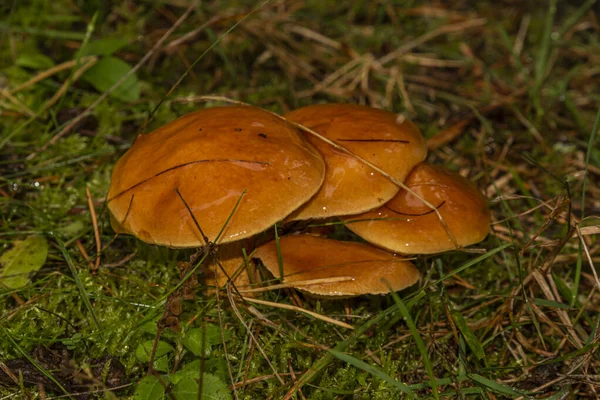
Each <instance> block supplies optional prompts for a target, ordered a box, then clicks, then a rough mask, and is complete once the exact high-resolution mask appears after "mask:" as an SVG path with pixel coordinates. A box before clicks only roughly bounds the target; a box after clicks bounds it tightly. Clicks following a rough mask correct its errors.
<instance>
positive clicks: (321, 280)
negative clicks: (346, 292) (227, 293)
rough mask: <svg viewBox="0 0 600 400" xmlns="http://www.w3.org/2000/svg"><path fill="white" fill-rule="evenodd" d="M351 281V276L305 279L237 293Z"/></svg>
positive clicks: (241, 290) (240, 290) (242, 290)
mask: <svg viewBox="0 0 600 400" xmlns="http://www.w3.org/2000/svg"><path fill="white" fill-rule="evenodd" d="M353 280H354V278H353V277H351V276H340V277H336V278H318V279H307V280H303V281H294V282H290V283H280V284H277V285H270V286H265V287H259V288H255V289H238V291H239V292H240V293H258V292H268V291H271V290H277V289H287V288H296V287H298V286H312V285H323V284H328V283H338V282H347V281H353Z"/></svg>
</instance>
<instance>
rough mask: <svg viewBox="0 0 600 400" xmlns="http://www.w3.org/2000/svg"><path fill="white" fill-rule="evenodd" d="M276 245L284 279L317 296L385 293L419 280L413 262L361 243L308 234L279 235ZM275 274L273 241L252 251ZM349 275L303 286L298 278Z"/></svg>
mask: <svg viewBox="0 0 600 400" xmlns="http://www.w3.org/2000/svg"><path fill="white" fill-rule="evenodd" d="M279 248H280V250H281V256H282V259H283V271H284V278H283V282H285V283H290V284H293V283H294V282H298V286H297V288H298V289H300V290H303V291H306V292H308V293H311V294H313V295H317V296H344V297H348V296H358V295H362V294H386V293H389V292H390V289H389V288H388V286H387V285H386V283H385V282H383V279H385V281H387V282H388V284H389V285H390V286H391V289H392V290H393V291H397V290H401V289H404V288H406V287H408V286H411V285H413V284H415V283H416V282H417V281H418V280H419V271H418V270H417V269H416V268H415V267H414V266H413V265H412V263H410V262H408V261H406V260H404V259H402V258H400V257H397V256H395V255H393V254H390V253H388V252H386V251H383V250H379V249H376V248H374V247H371V246H369V245H367V244H364V243H356V242H342V241H339V240H333V239H326V238H322V237H315V236H310V235H292V236H285V237H282V238H281V239H280V241H279ZM254 257H256V258H259V259H260V260H261V261H262V263H263V265H264V266H265V267H266V268H267V269H268V270H269V272H271V273H272V274H273V275H274V276H276V277H278V276H280V272H279V262H278V258H277V245H276V243H275V241H272V242H268V243H266V244H264V245H262V246H261V247H259V248H258V249H257V250H256V251H255V252H254ZM344 277H347V278H351V280H350V279H349V280H344V281H337V282H336V281H332V282H331V283H318V284H311V285H303V284H301V281H307V280H313V279H324V278H344Z"/></svg>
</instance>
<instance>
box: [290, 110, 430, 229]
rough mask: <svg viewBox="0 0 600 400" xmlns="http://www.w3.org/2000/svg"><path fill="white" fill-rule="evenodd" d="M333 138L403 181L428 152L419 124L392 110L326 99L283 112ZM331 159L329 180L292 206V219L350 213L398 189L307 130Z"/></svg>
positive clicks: (377, 202) (381, 201) (375, 203)
mask: <svg viewBox="0 0 600 400" xmlns="http://www.w3.org/2000/svg"><path fill="white" fill-rule="evenodd" d="M284 117H285V118H287V119H288V120H290V121H294V122H297V123H300V124H302V125H304V126H306V127H308V128H311V129H313V130H314V131H316V132H317V133H319V134H321V135H323V136H325V137H326V138H328V139H330V140H333V141H334V142H336V143H337V144H339V145H341V146H343V147H345V148H346V149H348V150H350V151H351V152H353V153H354V154H356V155H357V156H359V157H361V158H363V159H365V160H367V161H369V162H371V163H372V164H374V165H376V166H377V167H379V168H381V169H382V170H384V171H385V172H387V173H388V174H390V175H391V176H393V177H394V178H396V179H398V180H400V181H404V179H405V178H406V176H407V175H408V173H409V172H410V170H411V169H412V168H413V167H414V166H415V165H416V164H418V163H420V162H421V161H423V160H424V159H425V157H426V155H427V148H426V145H425V141H424V139H423V137H422V135H421V133H420V132H419V129H418V128H417V127H416V126H415V125H414V124H412V123H411V122H410V121H408V120H403V121H400V122H399V120H398V116H397V115H396V114H394V113H392V112H389V111H384V110H379V109H376V108H371V107H366V106H359V105H354V104H322V105H314V106H309V107H304V108H300V109H298V110H294V111H292V112H290V113H287V114H285V115H284ZM305 135H306V137H307V138H308V140H309V141H310V142H311V143H312V144H313V145H314V146H315V147H316V148H317V149H318V150H319V151H320V152H321V154H322V155H323V157H324V158H325V162H326V163H327V173H326V177H325V182H324V183H323V186H322V187H321V189H320V190H319V192H318V193H317V194H316V195H315V197H313V198H312V199H311V200H310V201H309V202H308V203H306V204H305V205H303V206H302V207H301V208H300V209H299V210H298V211H296V212H294V213H293V214H292V215H291V216H290V218H288V219H294V220H302V219H310V218H327V217H332V216H337V215H351V214H358V213H362V212H365V211H367V210H371V209H373V208H376V207H379V206H380V205H382V204H384V203H385V202H387V201H388V200H390V199H391V198H392V197H394V195H395V194H396V193H397V192H398V187H397V186H396V185H394V184H393V183H391V182H390V181H389V180H388V179H387V178H385V177H384V176H382V175H381V174H379V173H378V172H376V171H375V170H373V169H372V168H371V167H368V166H367V165H365V164H364V163H362V162H361V161H359V160H358V159H356V158H355V157H352V156H350V155H348V154H345V153H343V152H341V151H340V150H337V149H335V148H334V147H332V146H330V145H329V144H327V143H325V142H323V141H322V140H320V139H318V138H316V137H315V136H313V135H311V134H308V133H306V134H305Z"/></svg>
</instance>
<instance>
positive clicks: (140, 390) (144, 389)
mask: <svg viewBox="0 0 600 400" xmlns="http://www.w3.org/2000/svg"><path fill="white" fill-rule="evenodd" d="M133 398H134V399H135V400H138V399H139V400H161V399H164V398H165V387H164V386H163V385H162V384H161V383H160V381H159V380H158V378H156V377H155V376H154V375H148V376H145V377H144V378H143V379H142V380H141V381H140V383H138V385H137V387H136V388H135V393H134V394H133Z"/></svg>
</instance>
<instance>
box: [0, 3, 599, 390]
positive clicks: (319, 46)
mask: <svg viewBox="0 0 600 400" xmlns="http://www.w3.org/2000/svg"><path fill="white" fill-rule="evenodd" d="M189 3H190V2H187V1H182V0H164V1H122V2H120V1H101V0H94V1H85V2H82V1H71V0H54V1H32V2H20V1H12V2H11V1H8V2H5V3H3V4H2V5H0V15H2V16H3V17H2V19H1V20H0V32H1V35H0V90H1V91H0V367H1V369H0V399H13V398H19V399H20V398H31V399H33V398H40V399H54V398H94V397H95V396H98V397H101V398H117V397H118V398H126V397H129V396H135V397H136V398H147V399H160V398H197V395H196V394H195V393H198V391H199V388H198V383H197V382H198V379H196V378H198V377H199V376H200V372H199V371H201V370H202V371H203V372H204V374H203V375H202V377H203V379H202V389H201V390H203V393H205V397H207V398H209V395H210V396H212V397H210V398H215V399H227V398H232V397H235V398H239V399H282V398H284V399H288V398H295V399H342V398H352V399H373V400H375V399H396V398H433V399H439V398H457V399H467V398H484V399H499V398H515V399H527V398H546V399H565V398H568V399H584V398H590V399H595V398H598V397H599V396H600V393H599V392H600V372H599V371H600V356H599V354H598V346H599V345H600V329H599V325H600V292H599V289H600V281H599V279H598V275H597V272H596V271H595V269H594V264H596V265H598V264H599V263H600V241H599V240H598V237H599V236H598V235H599V234H600V185H599V182H600V145H599V143H600V139H598V137H597V136H598V135H597V130H598V125H599V122H598V121H599V119H600V118H599V116H600V114H599V110H600V67H599V66H600V40H599V38H600V35H599V32H600V25H599V24H600V22H599V20H600V2H597V1H596V0H588V1H578V2H558V1H557V0H549V1H548V2H521V1H510V0H502V1H495V2H493V3H492V2H491V1H454V2H438V1H414V2H406V3H410V6H396V5H393V2H392V1H386V0H376V1H352V2H324V1H310V0H307V1H305V2H303V1H265V2H254V1H241V0H238V1H236V0H222V1H217V2H201V4H200V5H198V6H195V7H190V8H188V6H189ZM450 3H452V5H451V6H450V5H449V4H450ZM542 4H543V5H542ZM134 66H135V67H136V68H134ZM132 68H134V71H133V72H132V73H131V74H130V77H129V78H127V79H126V80H125V81H124V82H123V84H122V85H120V86H119V88H117V89H116V90H113V91H109V89H110V88H111V86H113V85H114V84H115V83H117V81H119V79H120V78H121V77H122V76H124V74H126V73H128V72H130V71H132ZM205 95H217V96H224V97H227V98H229V99H233V100H240V101H243V102H246V103H250V104H253V105H256V106H259V107H263V108H265V109H268V110H270V111H274V112H277V113H284V112H287V111H289V110H292V109H295V108H298V107H302V106H306V105H310V104H316V103H325V102H338V103H357V104H365V105H370V106H373V107H377V108H383V109H386V110H390V111H394V112H396V113H401V114H402V115H403V116H404V117H406V118H408V119H410V120H412V121H413V122H414V123H415V124H416V125H417V126H418V127H419V128H420V129H421V131H422V133H423V135H424V136H425V138H427V139H428V140H429V141H428V145H429V155H428V161H430V162H433V163H437V164H443V165H444V166H445V167H446V168H448V169H451V170H454V171H457V172H459V173H460V174H461V175H463V176H466V177H468V178H469V180H471V181H472V182H473V183H474V184H476V185H477V186H478V187H479V188H480V189H481V191H482V192H483V193H484V194H485V196H486V197H487V198H488V200H489V205H490V209H491V212H492V219H493V225H492V232H491V233H490V235H489V236H488V237H487V239H486V240H485V241H483V242H481V243H479V244H477V245H475V246H473V247H472V248H469V249H468V250H469V251H453V252H448V253H443V254H438V255H432V256H419V257H417V258H416V259H415V260H414V263H415V265H416V266H417V267H418V269H419V270H420V272H421V274H422V277H421V280H420V282H419V283H418V284H417V285H415V286H413V287H411V288H409V289H407V290H404V291H402V292H399V298H394V297H393V296H390V295H387V296H362V297H358V298H354V299H346V300H327V299H314V298H310V297H305V296H304V295H303V294H302V293H297V292H294V291H291V290H289V289H288V290H273V291H269V292H266V293H263V294H261V295H260V296H259V298H260V299H262V300H265V301H269V302H271V303H274V304H250V303H247V302H241V301H236V300H235V299H236V298H235V296H231V294H230V295H229V296H228V294H227V293H226V292H224V291H223V292H221V294H220V296H219V298H218V299H217V298H216V297H215V296H214V295H211V293H207V292H206V291H205V290H204V285H202V284H200V285H199V286H198V287H197V288H195V295H194V296H193V297H194V298H193V299H187V300H183V301H182V304H181V310H182V311H181V313H179V311H177V312H174V315H177V316H178V321H179V322H178V323H179V327H180V330H179V331H177V330H173V329H170V328H165V329H160V330H159V329H158V327H157V321H158V320H159V319H160V318H161V316H162V315H163V313H164V312H165V308H167V310H169V309H168V307H176V305H174V304H173V300H172V299H173V296H171V297H169V295H170V294H172V293H173V292H174V291H175V290H176V288H178V284H179V283H180V280H181V276H180V272H179V270H178V268H177V264H178V262H181V261H188V260H189V258H190V256H191V255H192V253H193V250H175V249H168V248H165V247H159V246H152V245H148V244H145V243H143V242H141V241H139V240H137V239H135V238H133V237H131V236H126V235H118V236H115V234H114V232H113V230H112V229H111V227H110V221H109V216H108V212H107V210H106V206H105V200H106V195H107V191H108V187H109V184H110V179H111V172H112V169H113V166H114V165H115V163H116V161H117V160H118V159H119V157H120V156H121V155H122V154H123V153H124V152H125V151H126V150H127V149H128V148H129V146H130V145H131V144H132V142H133V140H134V139H135V137H136V136H137V135H138V134H139V133H140V132H142V131H145V132H150V131H152V130H153V129H155V128H157V127H159V126H161V125H164V124H165V123H167V122H170V121H172V120H174V119H175V118H176V117H178V116H181V115H183V114H185V113H188V112H191V111H194V110H197V109H199V108H203V107H210V106H215V105H223V104H224V103H223V102H219V101H214V100H213V101H206V99H203V98H201V96H205ZM84 112H85V114H84ZM336 235H339V236H344V237H349V236H350V235H348V231H347V230H345V228H344V227H343V226H338V228H337V230H336ZM204 268H205V267H204V266H199V268H198V272H199V273H200V275H199V277H200V279H201V278H202V273H201V272H202V271H203V269H204ZM7 271H9V272H7ZM11 271H13V272H11ZM14 271H17V273H15V272H14ZM190 297H191V296H190ZM281 305H295V306H297V307H300V308H303V309H305V310H307V311H311V312H314V313H318V314H320V315H322V316H324V317H328V318H331V319H333V320H336V321H340V322H344V323H346V324H349V325H351V326H352V329H350V328H348V327H341V326H339V325H336V324H334V323H332V322H331V321H328V320H325V319H323V318H315V317H313V316H310V315H307V314H306V313H303V312H297V311H295V310H291V309H284V308H281V307H280V306H281ZM170 310H171V311H173V309H172V308H171V309H170ZM153 347H156V348H155V349H154V350H156V351H155V354H152V353H153V352H152V351H151V350H152V349H153ZM151 357H152V358H153V359H154V363H153V366H152V368H149V363H150V361H151Z"/></svg>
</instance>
